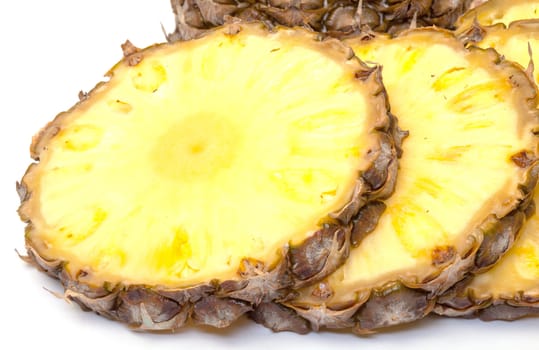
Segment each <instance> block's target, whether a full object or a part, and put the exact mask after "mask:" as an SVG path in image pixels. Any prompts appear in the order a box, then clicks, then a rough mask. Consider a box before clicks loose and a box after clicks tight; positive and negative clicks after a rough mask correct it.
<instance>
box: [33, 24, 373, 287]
mask: <svg viewBox="0 0 539 350" xmlns="http://www.w3.org/2000/svg"><path fill="white" fill-rule="evenodd" d="M261 33H262V31H260V33H259V32H257V31H253V33H250V32H249V30H243V31H241V32H240V33H238V34H236V35H227V34H225V33H223V32H219V31H217V32H215V33H212V34H209V35H207V36H205V37H204V38H202V39H198V40H194V41H190V42H180V43H175V44H163V45H157V46H155V47H151V48H148V49H146V50H143V51H141V52H140V54H141V55H142V57H143V58H142V61H140V62H139V63H137V64H136V65H129V62H127V61H128V60H126V61H122V62H120V63H118V64H117V65H116V66H115V67H114V68H113V69H112V70H111V71H110V73H109V74H110V81H109V82H107V83H105V84H101V85H99V86H98V87H97V88H96V89H95V90H94V91H92V92H91V94H90V95H89V97H88V98H87V99H85V100H83V101H81V103H79V104H78V105H77V106H76V107H74V108H72V109H71V110H70V111H68V112H66V113H63V114H61V115H59V116H58V117H57V119H56V120H55V121H54V122H53V123H54V124H55V125H57V126H58V133H57V134H56V135H54V136H53V137H52V138H51V140H50V141H49V144H48V145H47V148H46V149H42V150H40V151H41V153H40V162H39V163H38V164H37V165H36V166H35V167H34V169H32V171H31V172H30V173H29V174H28V175H27V176H26V180H25V181H26V182H27V184H28V185H29V187H30V188H32V195H31V198H30V200H29V201H28V203H27V204H25V206H26V208H25V209H24V210H25V211H29V212H30V213H31V214H30V215H29V216H31V217H32V230H30V233H29V234H28V237H27V239H29V240H30V241H31V243H32V246H33V247H35V248H36V249H37V250H38V252H39V254H40V255H42V256H43V257H45V258H50V259H60V260H63V261H66V262H67V266H66V269H67V271H68V272H69V273H71V274H72V275H73V277H75V276H76V277H77V278H78V279H79V280H81V281H84V282H87V283H90V284H93V283H95V284H100V283H103V282H110V283H124V284H135V283H136V284H147V285H163V286H174V287H176V286H177V287H181V286H188V285H192V284H194V283H199V282H204V281H209V280H212V279H221V280H223V279H228V278H234V277H235V276H236V274H237V269H238V266H239V265H240V262H241V260H242V259H244V258H253V259H256V260H259V261H261V262H263V263H265V264H266V265H267V266H271V265H272V264H274V263H275V262H276V261H278V259H279V258H280V257H281V254H282V248H283V247H284V246H285V245H286V244H288V243H289V242H291V243H294V242H301V241H302V240H304V239H305V238H306V237H308V235H310V234H312V233H313V232H314V231H316V230H318V229H319V228H320V222H322V221H323V220H324V219H325V218H326V217H327V215H328V214H329V213H331V212H334V211H337V210H340V209H341V208H342V207H343V206H344V205H345V204H346V203H348V201H349V200H350V198H351V195H352V192H353V188H354V186H355V183H356V179H357V177H358V170H359V169H361V167H362V166H364V163H365V162H366V161H365V160H364V159H363V156H364V155H365V153H366V152H367V151H368V150H369V149H371V148H372V147H374V145H373V144H372V143H373V141H372V140H374V138H373V137H371V136H370V135H369V134H368V130H370V129H369V127H368V124H369V123H370V124H371V125H372V121H370V118H374V117H373V116H374V114H375V112H374V111H373V110H371V109H374V107H373V106H372V104H371V103H369V102H368V100H367V99H368V98H369V97H368V96H371V95H372V92H369V91H368V87H367V84H362V83H360V82H359V81H358V79H357V78H356V77H355V71H354V69H353V68H352V67H353V66H352V65H346V64H343V62H340V61H339V60H337V59H335V57H333V56H331V55H330V54H327V53H322V52H320V51H321V50H320V47H317V46H316V45H314V41H313V42H312V43H311V40H312V39H310V37H309V39H308V40H307V39H305V38H303V36H301V35H297V34H282V35H278V34H261ZM356 67H357V66H356ZM362 155H363V156H362ZM81 272H83V273H81Z"/></svg>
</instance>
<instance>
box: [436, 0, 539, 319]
mask: <svg viewBox="0 0 539 350" xmlns="http://www.w3.org/2000/svg"><path fill="white" fill-rule="evenodd" d="M495 5H496V6H495ZM472 15H474V16H476V17H477V20H476V21H475V22H474V23H469V21H468V19H469V18H470V16H472ZM538 17H539V1H526V2H523V1H520V2H519V1H513V2H509V1H505V2H500V1H492V3H486V4H484V5H483V6H481V7H479V8H477V9H475V10H474V11H470V14H468V15H465V16H464V17H463V19H462V21H461V22H462V25H463V27H462V28H459V32H460V33H461V35H462V37H463V39H464V40H465V41H469V43H470V44H473V45H476V46H479V47H484V48H495V49H496V50H498V51H499V52H500V53H501V54H503V55H504V56H505V57H507V58H508V59H510V60H512V61H514V62H517V63H519V64H520V65H521V66H522V67H523V68H527V69H528V72H529V74H530V75H532V76H533V78H534V80H535V81H536V82H538V81H539V71H538V70H537V69H534V62H539V20H537V19H534V18H538ZM515 20H516V21H515ZM506 24H507V25H506ZM534 201H535V203H538V202H539V193H538V191H536V192H535V196H534ZM529 215H531V216H532V217H531V218H530V219H529V220H528V221H527V223H526V224H525V225H524V227H523V229H522V230H521V233H520V237H519V238H518V239H517V241H516V242H515V244H514V246H513V247H512V248H511V249H510V250H509V251H508V252H507V254H506V255H505V256H504V257H503V258H502V259H501V260H500V261H499V262H498V263H497V265H496V266H494V268H492V269H491V270H489V271H486V272H484V273H482V274H480V275H477V276H475V277H473V278H471V277H470V278H467V279H465V280H463V281H461V282H459V283H458V284H457V285H456V286H454V287H453V288H451V290H449V291H448V292H446V293H445V294H444V295H443V296H441V297H440V298H439V300H438V305H437V306H436V308H435V311H436V312H437V313H439V314H443V315H450V316H472V315H477V316H479V317H480V318H482V319H485V320H492V319H516V318H520V317H524V316H527V315H532V314H539V217H538V216H537V214H536V213H535V208H534V207H531V208H530V212H529Z"/></svg>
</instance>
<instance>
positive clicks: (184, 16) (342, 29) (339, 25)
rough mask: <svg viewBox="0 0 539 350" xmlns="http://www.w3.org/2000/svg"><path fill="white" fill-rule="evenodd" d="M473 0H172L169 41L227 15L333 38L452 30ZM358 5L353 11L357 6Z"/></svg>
mask: <svg viewBox="0 0 539 350" xmlns="http://www.w3.org/2000/svg"><path fill="white" fill-rule="evenodd" d="M471 2H472V0H458V1H447V0H437V1H434V2H432V1H425V0H411V1H409V0H407V1H392V2H391V3H390V4H388V3H387V1H384V0H363V1H358V0H329V1H320V0H314V1H309V0H300V1H291V0H282V1H272V0H267V1H266V0H256V1H252V2H249V3H248V4H247V3H244V2H240V3H239V4H238V5H236V4H230V3H227V4H224V3H221V2H217V1H214V0H171V5H172V9H173V11H174V13H175V15H176V30H175V32H174V33H172V34H170V36H169V40H171V41H174V40H178V39H179V40H184V39H190V38H194V37H197V36H199V35H201V34H202V33H204V32H205V31H206V30H208V29H209V28H212V27H215V26H219V25H222V24H223V23H225V22H226V20H227V18H228V17H234V18H239V19H241V20H244V21H253V20H255V21H264V22H265V23H271V24H272V25H284V26H288V27H305V28H308V29H312V30H314V31H317V32H323V33H326V34H328V35H330V36H334V37H344V36H349V35H352V34H357V33H360V32H362V31H365V29H366V28H369V30H372V31H376V32H388V33H391V34H397V33H399V32H401V31H403V30H406V29H409V28H410V27H423V26H431V25H435V26H437V27H440V28H448V29H453V27H454V23H455V21H456V20H457V18H458V16H460V15H461V14H462V13H464V11H466V10H467V9H468V8H469V7H470V5H471ZM360 4H361V5H363V6H362V8H361V9H358V6H359V5H360Z"/></svg>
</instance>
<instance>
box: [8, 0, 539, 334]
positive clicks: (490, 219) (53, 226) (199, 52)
mask: <svg viewBox="0 0 539 350" xmlns="http://www.w3.org/2000/svg"><path fill="white" fill-rule="evenodd" d="M493 2H495V1H493ZM470 3H471V2H470V1H459V2H450V1H443V0H441V1H433V2H424V1H414V0H412V1H396V2H392V3H391V5H388V4H386V2H381V1H360V2H358V3H355V2H353V1H328V2H318V1H316V0H314V1H311V2H308V1H297V2H294V1H284V2H279V1H269V2H264V3H259V2H254V3H251V2H249V3H245V4H243V3H238V2H222V1H219V2H214V1H210V0H208V1H206V0H173V1H172V6H173V9H174V12H175V14H176V22H177V28H176V31H175V32H174V33H172V34H171V35H169V37H168V39H169V41H170V42H169V43H168V44H162V45H156V46H154V47H150V48H147V49H144V50H140V49H138V48H136V47H134V46H133V45H131V44H130V43H128V42H127V43H126V44H125V45H124V46H123V49H124V56H125V57H124V59H123V60H122V61H121V62H119V63H118V64H117V65H115V66H114V67H113V68H112V69H111V71H110V72H109V74H108V75H109V77H110V80H109V81H108V82H106V83H101V84H99V85H98V86H96V88H95V89H94V90H92V91H91V92H90V93H89V94H87V95H83V96H81V101H80V102H79V103H78V104H77V105H76V106H74V107H73V108H71V109H70V110H69V111H68V112H65V113H62V114H60V115H59V116H57V117H56V118H55V119H54V120H53V121H52V122H51V123H49V125H47V126H46V127H45V128H44V129H43V130H42V131H41V132H40V133H39V134H38V135H37V136H36V137H35V139H34V141H33V144H32V157H33V158H34V159H35V160H36V163H34V164H32V165H31V166H30V167H29V169H28V171H27V173H26V174H25V175H24V177H23V179H22V181H21V183H20V184H19V185H18V191H19V195H20V197H21V207H20V208H19V214H20V216H21V218H22V219H23V220H24V221H25V222H27V224H28V226H27V230H26V245H27V251H28V257H27V258H26V260H27V261H29V262H31V263H33V264H35V265H36V266H38V267H39V268H40V269H42V270H44V271H46V272H47V273H48V274H50V275H51V276H53V277H56V278H58V279H60V281H61V282H62V284H63V286H64V288H65V295H66V297H67V298H69V299H71V300H73V301H75V302H77V303H78V304H79V305H80V306H81V307H82V308H83V309H88V310H93V311H95V312H97V313H99V314H101V315H103V316H105V317H108V318H111V319H115V320H119V321H121V322H125V323H127V324H129V325H130V326H132V327H134V328H137V329H141V330H169V329H177V328H179V327H182V326H183V325H184V324H185V323H186V322H188V321H193V322H195V323H200V324H206V325H211V326H215V327H225V326H228V325H230V324H231V323H232V322H233V321H235V320H236V319H237V318H238V317H240V316H241V315H243V314H245V313H250V315H251V317H252V318H253V319H254V320H255V321H257V322H259V323H262V324H264V325H266V326H268V327H270V328H272V329H274V330H292V331H296V332H300V333H304V332H308V331H309V330H312V329H314V330H316V329H319V328H321V327H326V328H353V329H354V331H356V332H357V333H369V332H372V331H374V330H377V329H380V328H383V327H388V326H393V325H396V324H400V323H404V322H411V321H414V320H416V319H419V318H422V317H424V316H425V315H426V314H428V313H429V312H431V311H432V310H435V311H436V312H438V313H441V314H447V315H469V314H474V313H480V314H481V315H482V316H483V318H486V319H489V318H508V319H511V318H516V317H519V316H522V315H525V314H530V313H534V312H537V304H538V303H539V291H538V290H537V288H538V285H537V280H538V279H539V272H538V271H539V269H538V268H537V266H539V265H538V263H537V261H539V257H538V254H537V252H538V251H539V243H537V242H538V241H537V233H536V230H535V229H534V228H535V227H537V225H539V224H538V223H537V222H536V221H534V219H531V220H530V221H529V222H528V223H525V221H526V218H529V217H530V216H531V215H532V214H533V212H534V210H535V209H534V206H533V202H532V200H531V197H532V191H533V190H534V188H535V185H536V180H537V178H536V177H537V171H538V170H539V166H538V164H537V161H536V160H537V156H538V147H537V137H536V135H535V134H536V132H537V130H538V127H539V119H538V117H539V111H538V110H537V108H536V107H537V102H538V101H537V99H536V92H537V90H536V86H535V85H534V84H533V82H532V81H531V79H530V76H529V73H530V71H531V69H529V70H528V72H525V71H524V70H523V69H522V67H519V66H517V65H515V64H513V63H511V62H509V61H506V60H505V59H504V58H503V57H501V56H499V55H498V54H497V53H496V52H495V51H494V50H481V49H477V48H465V47H464V45H463V43H462V42H461V41H458V40H457V39H456V37H455V36H454V35H453V34H452V33H450V32H447V31H443V30H439V29H432V28H431V29H422V30H410V31H405V32H404V33H402V34H400V35H398V36H397V37H395V38H391V37H390V36H385V35H380V34H373V32H372V30H380V31H387V32H389V33H390V34H391V35H395V34H396V33H397V32H400V31H401V30H403V29H405V28H408V27H409V26H410V25H411V26H417V25H420V26H421V25H430V24H437V25H440V26H444V27H448V28H451V27H452V26H453V23H454V21H455V19H456V17H457V15H458V14H460V13H461V12H462V11H464V9H466V8H467V7H468V6H470ZM519 4H520V3H519ZM517 5H518V4H517ZM488 6H490V5H489V4H488V3H487V4H485V5H482V6H479V8H487V9H488V8H489V7H488ZM523 6H524V7H522V8H525V10H524V11H528V10H527V9H528V7H529V6H531V5H530V4H529V3H528V2H526V4H525V5H523ZM472 11H473V10H472ZM519 11H520V10H519ZM229 16H233V17H238V18H241V19H242V20H243V21H239V22H238V21H230V20H229V21H228V22H227V23H226V24H225V25H224V26H221V27H219V28H217V29H210V28H212V27H214V26H217V25H221V24H223V23H225V21H226V20H227V19H228V18H229ZM466 16H468V18H469V16H470V15H465V16H464V17H463V18H462V19H461V21H460V22H459V23H461V24H462V27H461V28H459V30H458V33H459V34H460V35H461V37H462V38H463V40H468V41H469V40H474V41H478V40H481V41H482V45H481V46H484V47H496V48H498V47H499V48H500V50H501V48H502V47H505V46H504V45H506V44H505V41H504V40H505V38H507V33H506V32H504V34H503V35H501V36H500V38H499V39H496V38H495V35H494V34H493V33H494V32H495V30H494V29H489V30H488V31H487V32H488V33H489V35H486V36H484V37H482V36H480V34H481V33H482V32H481V31H480V30H479V31H478V30H477V29H478V27H477V23H476V24H475V25H474V30H470V29H469V28H468V27H466V28H465V26H464V24H463V23H465V20H466V18H467V17H466ZM476 17H478V18H479V17H480V16H477V15H476ZM249 21H263V22H264V23H265V26H262V25H260V24H258V23H255V24H247V22H249ZM369 21H370V22H369ZM476 22H477V21H476ZM276 24H285V25H288V26H303V27H308V28H311V29H315V30H316V31H320V32H324V33H326V34H325V35H330V36H338V37H343V36H349V35H351V34H355V35H354V37H352V38H351V39H349V40H348V41H347V42H346V45H343V44H342V43H341V42H339V41H336V40H334V39H326V40H323V39H322V36H321V35H315V34H313V33H309V32H308V31H305V30H300V29H285V28H283V27H277V28H275V25H276ZM520 26H525V27H526V28H531V27H533V28H537V27H536V24H535V23H528V24H526V25H518V26H517V25H516V24H515V25H512V26H511V28H517V27H520ZM265 27H270V28H273V29H272V30H268V29H266V28H265ZM463 28H465V29H466V30H464V29H463ZM359 32H361V33H360V34H359V35H357V34H358V33H359ZM478 33H479V34H478ZM519 34H521V32H519ZM515 35H516V34H515ZM527 38H529V37H527ZM186 39H190V40H187V41H185V40H186ZM497 40H498V41H497ZM500 41H504V43H503V44H501V43H500ZM348 46H350V47H352V48H353V49H354V52H355V54H356V55H357V56H358V57H359V58H360V59H362V60H363V61H367V62H369V64H368V65H366V64H364V63H363V62H362V61H360V60H358V59H357V58H356V57H354V54H353V52H352V51H351V50H350V48H348ZM532 46H533V45H532ZM507 47H509V44H507ZM514 47H518V52H519V53H518V55H519V56H518V57H519V58H512V57H510V58H511V59H514V60H516V61H519V60H520V59H523V57H525V54H524V53H522V52H524V50H523V49H522V47H523V46H522V40H517V43H516V44H515V46H514ZM508 50H513V49H512V48H511V49H508ZM513 51H514V50H513ZM502 52H503V51H502ZM525 52H526V53H527V52H528V51H527V48H526V51H525ZM515 55H516V51H515ZM375 63H376V64H381V65H382V66H383V74H384V79H383V81H384V86H385V87H384V86H383V85H382V83H381V82H382V79H381V75H380V68H379V67H377V66H376V65H375ZM386 89H387V92H388V96H386ZM388 102H389V104H391V106H392V111H393V113H395V114H396V115H397V116H398V117H399V119H400V120H399V125H400V126H401V128H403V129H405V130H407V132H403V131H401V130H400V129H399V127H397V125H396V121H395V119H394V118H393V116H392V113H390V112H389V111H388V110H389V104H388ZM408 133H409V136H408V139H407V140H405V141H404V144H403V148H402V151H403V153H402V158H401V160H400V168H399V174H398V180H397V181H396V179H397V161H396V157H397V154H400V151H401V149H400V144H401V141H402V139H403V138H404V137H405V136H407V135H408ZM126 175H127V176H126ZM395 186H396V187H395ZM393 191H394V193H392V192H393ZM391 194H392V195H391ZM390 195H391V196H390ZM523 224H524V225H526V226H525V228H524V229H523V230H522V235H521V237H520V239H519V240H518V242H517V244H516V246H515V248H514V249H512V250H510V251H509V253H507V254H506V252H507V251H508V250H509V248H510V246H511V245H512V244H513V241H514V240H515V239H516V237H517V236H518V234H519V232H520V229H521V227H522V226H523ZM534 225H535V226H534ZM351 246H353V247H354V249H350V247H351ZM504 254H506V256H505V257H503V258H502V259H501V260H500V257H502V256H503V255H504ZM498 260H500V263H498V264H497V265H496V266H495V267H494V268H493V269H491V268H492V266H493V265H495V264H496V263H497V262H498ZM489 269H490V271H488V272H485V271H486V270H489ZM515 271H516V272H517V273H515ZM476 275H477V277H474V276H476ZM508 276H511V278H512V280H511V281H512V282H513V283H512V285H511V286H510V287H508V288H506V287H505V286H502V285H501V284H499V283H497V281H499V280H500V279H507V278H509V277H508ZM437 302H438V304H436V303H437ZM487 306H488V308H486V309H484V308H485V307H487ZM514 306H519V308H515V307H514ZM478 310H481V311H478Z"/></svg>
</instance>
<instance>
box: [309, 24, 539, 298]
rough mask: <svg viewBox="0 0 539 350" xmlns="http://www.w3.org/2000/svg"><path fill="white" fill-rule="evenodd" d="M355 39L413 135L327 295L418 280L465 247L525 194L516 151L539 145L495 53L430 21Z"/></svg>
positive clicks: (351, 293)
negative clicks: (391, 186)
mask: <svg viewBox="0 0 539 350" xmlns="http://www.w3.org/2000/svg"><path fill="white" fill-rule="evenodd" d="M350 44H351V46H352V48H353V49H354V51H355V52H356V54H357V55H358V56H359V57H360V58H361V59H363V60H366V61H373V62H379V63H380V64H381V65H382V66H383V75H384V84H385V86H386V88H387V92H388V96H389V99H390V104H391V107H392V111H393V112H394V113H395V114H396V115H397V116H398V117H399V124H400V125H401V126H402V128H403V129H405V130H408V131H409V133H410V134H409V137H408V138H407V139H406V141H405V142H404V143H403V155H402V158H401V160H400V162H399V164H400V171H399V181H397V185H396V189H395V193H394V194H393V195H392V196H391V198H389V199H388V200H387V201H386V205H387V209H386V212H385V213H384V215H382V217H381V219H380V221H379V224H378V226H377V227H376V229H375V230H374V231H373V232H372V233H370V234H369V235H368V236H367V237H366V238H365V239H364V240H363V241H362V242H361V244H360V245H359V247H357V248H356V249H354V250H352V252H351V253H350V257H349V259H348V260H347V262H346V264H345V265H344V266H343V267H342V268H340V269H339V270H337V271H336V272H335V273H333V274H332V275H330V277H329V278H328V282H327V283H328V285H329V286H330V288H331V289H332V290H333V291H334V295H333V299H331V300H330V301H329V303H342V302H345V301H349V300H353V299H354V295H355V293H356V292H358V291H365V290H370V289H372V288H379V287H382V286H383V285H385V284H386V283H389V282H393V281H402V282H404V283H405V284H406V285H411V286H413V285H417V284H418V283H421V282H422V281H428V280H429V278H432V277H433V276H437V275H438V274H439V273H440V272H441V271H442V269H443V268H445V267H447V266H449V264H451V263H452V262H453V261H455V259H457V257H459V256H464V255H465V254H467V249H469V248H467V247H469V245H470V244H471V243H472V242H470V238H471V237H473V234H474V232H475V230H477V227H478V226H479V225H480V224H481V223H482V222H483V220H485V219H486V218H487V217H489V215H495V216H496V217H503V216H505V215H506V214H507V211H508V210H510V209H508V208H510V207H511V205H512V204H511V203H513V201H514V200H516V199H518V198H519V197H521V192H520V190H519V183H523V182H524V176H525V175H524V174H525V172H524V171H523V170H522V169H521V168H520V167H519V166H517V164H515V162H513V161H512V157H513V156H514V155H515V154H518V153H519V152H521V151H522V150H526V149H529V150H534V149H535V145H536V140H535V137H534V135H533V134H532V132H530V131H529V130H532V126H533V125H534V123H535V120H534V118H533V115H531V114H529V115H528V114H526V115H525V114H524V113H521V108H522V106H520V105H519V104H521V103H522V101H523V100H522V99H521V97H519V98H517V97H516V93H515V90H514V89H513V88H512V85H511V81H510V79H509V74H507V73H506V72H505V71H504V69H502V68H501V67H498V66H496V64H495V58H496V56H494V55H493V53H492V52H491V53H488V52H482V51H480V50H475V51H472V52H468V51H466V50H464V48H463V47H462V46H461V44H460V43H459V42H458V41H457V40H456V39H454V38H453V37H452V36H450V35H449V34H447V33H442V32H436V31H432V30H426V31H415V32H409V34H407V35H403V36H401V37H398V38H396V39H391V40H390V39H384V38H377V39H373V40H372V41H352V42H350ZM310 293H311V291H310V290H305V291H303V297H304V298H307V299H312V295H311V294H310Z"/></svg>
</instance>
